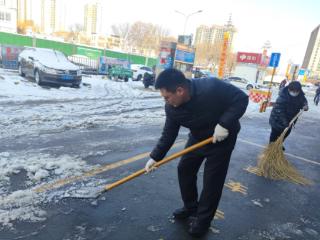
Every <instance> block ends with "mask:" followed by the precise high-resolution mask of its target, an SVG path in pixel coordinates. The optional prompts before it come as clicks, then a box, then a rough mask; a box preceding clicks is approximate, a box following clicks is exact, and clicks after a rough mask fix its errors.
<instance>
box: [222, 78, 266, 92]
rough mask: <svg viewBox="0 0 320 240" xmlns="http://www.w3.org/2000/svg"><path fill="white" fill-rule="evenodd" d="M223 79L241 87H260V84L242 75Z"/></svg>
mask: <svg viewBox="0 0 320 240" xmlns="http://www.w3.org/2000/svg"><path fill="white" fill-rule="evenodd" d="M223 80H224V81H226V82H229V83H231V84H234V85H236V86H237V87H240V88H242V87H244V88H245V89H247V90H250V89H252V88H260V85H259V84H257V83H255V82H253V81H249V80H247V79H245V78H241V77H228V78H225V79H223Z"/></svg>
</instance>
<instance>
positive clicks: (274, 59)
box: [269, 53, 281, 67]
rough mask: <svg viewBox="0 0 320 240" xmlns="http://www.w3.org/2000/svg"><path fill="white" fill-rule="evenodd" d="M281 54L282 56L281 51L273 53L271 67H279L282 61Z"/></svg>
mask: <svg viewBox="0 0 320 240" xmlns="http://www.w3.org/2000/svg"><path fill="white" fill-rule="evenodd" d="M280 56H281V54H280V53H272V54H271V59H270V62H269V67H278V66H279V62H280Z"/></svg>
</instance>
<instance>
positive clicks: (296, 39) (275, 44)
mask: <svg viewBox="0 0 320 240" xmlns="http://www.w3.org/2000/svg"><path fill="white" fill-rule="evenodd" d="M65 2H66V4H67V5H68V6H67V9H68V14H67V21H68V23H72V22H79V23H83V12H84V10H83V5H84V4H85V3H86V2H89V0H68V1H65ZM100 2H101V3H102V7H103V17H102V22H103V25H102V31H103V32H104V33H111V32H110V26H111V25H113V24H119V23H126V22H129V23H133V22H135V21H144V22H150V23H154V24H159V25H161V26H163V27H164V28H167V29H169V30H170V32H171V34H172V35H178V34H182V32H183V26H184V22H185V17H184V16H182V15H180V14H178V13H175V10H178V11H180V12H183V13H185V14H189V13H192V12H195V11H198V10H203V12H202V13H198V14H195V15H193V16H191V17H190V18H189V21H188V24H187V29H186V33H193V34H195V29H196V27H197V26H199V25H201V24H205V25H211V24H221V25H222V24H225V23H226V22H227V20H228V18H229V15H230V14H232V21H233V24H234V25H235V27H236V28H237V30H238V32H237V36H236V39H235V42H234V51H252V52H261V51H262V45H263V44H264V42H266V41H267V40H269V41H270V42H271V46H272V48H271V49H270V52H280V53H281V54H282V57H281V60H280V68H281V70H283V71H284V70H285V68H286V66H287V64H288V61H290V60H291V61H293V62H294V63H297V64H301V63H302V61H303V57H304V54H305V51H306V48H307V44H308V40H309V37H310V33H311V31H312V30H313V29H314V28H316V26H318V25H319V24H320V0H304V1H301V0H238V1H236V0H234V1H231V0H220V1H217V0H193V1H187V0H161V1H154V0H153V1H152V0H101V1H100Z"/></svg>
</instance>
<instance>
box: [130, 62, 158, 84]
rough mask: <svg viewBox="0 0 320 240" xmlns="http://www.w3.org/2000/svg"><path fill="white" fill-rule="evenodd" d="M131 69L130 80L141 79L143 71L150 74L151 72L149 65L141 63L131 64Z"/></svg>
mask: <svg viewBox="0 0 320 240" xmlns="http://www.w3.org/2000/svg"><path fill="white" fill-rule="evenodd" d="M131 70H132V72H133V76H132V80H134V81H140V80H142V78H143V76H144V74H145V73H148V74H150V75H152V74H153V71H152V68H151V67H148V66H145V65H141V64H131Z"/></svg>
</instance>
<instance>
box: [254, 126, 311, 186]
mask: <svg viewBox="0 0 320 240" xmlns="http://www.w3.org/2000/svg"><path fill="white" fill-rule="evenodd" d="M287 131H288V129H286V130H285V131H283V133H282V134H281V135H280V137H279V138H278V139H277V141H275V142H271V143H270V144H269V145H268V146H267V147H266V148H265V150H264V151H263V152H262V154H260V156H259V157H258V169H259V172H260V173H261V175H262V176H264V177H266V178H270V179H274V180H287V181H290V182H293V183H296V184H302V185H310V184H311V183H312V182H311V181H310V180H308V179H306V178H305V177H304V176H302V175H301V174H300V173H299V172H298V171H297V170H296V169H295V167H294V166H293V165H291V164H290V162H289V161H288V160H287V159H286V157H285V155H284V152H283V149H282V144H283V141H284V137H285V134H286V132H287Z"/></svg>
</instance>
